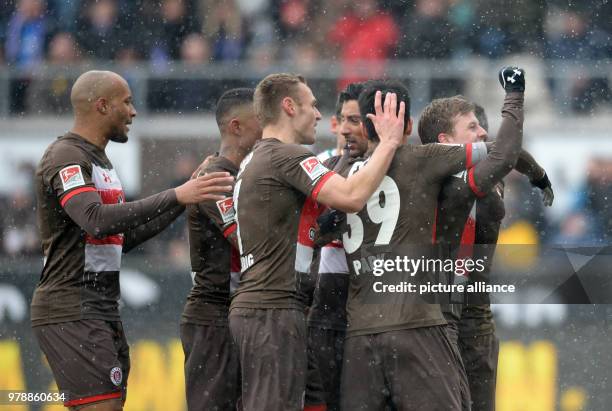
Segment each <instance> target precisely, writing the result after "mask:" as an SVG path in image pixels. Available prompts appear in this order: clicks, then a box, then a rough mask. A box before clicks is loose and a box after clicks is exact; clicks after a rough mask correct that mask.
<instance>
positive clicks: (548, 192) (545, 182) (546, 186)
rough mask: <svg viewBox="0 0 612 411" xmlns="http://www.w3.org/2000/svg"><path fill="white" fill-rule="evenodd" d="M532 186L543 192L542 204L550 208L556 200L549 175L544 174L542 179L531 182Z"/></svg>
mask: <svg viewBox="0 0 612 411" xmlns="http://www.w3.org/2000/svg"><path fill="white" fill-rule="evenodd" d="M531 184H532V185H533V186H535V187H537V188H539V189H540V190H542V202H543V203H544V205H545V206H546V207H550V206H551V205H552V203H553V200H554V199H555V193H554V192H553V189H552V184H551V182H550V180H549V179H548V175H547V174H546V173H544V176H543V177H542V178H540V179H539V180H533V181H531Z"/></svg>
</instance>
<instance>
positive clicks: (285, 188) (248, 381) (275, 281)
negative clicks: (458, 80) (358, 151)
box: [229, 74, 405, 411]
mask: <svg viewBox="0 0 612 411" xmlns="http://www.w3.org/2000/svg"><path fill="white" fill-rule="evenodd" d="M377 97H378V98H377V102H378V104H377V106H376V114H375V115H374V114H372V115H371V116H370V117H371V118H372V121H374V124H376V127H377V128H378V131H379V134H380V136H381V143H380V144H379V146H378V147H377V149H376V150H375V151H374V152H373V154H372V157H371V159H370V162H369V163H368V165H367V166H365V167H364V168H363V169H362V170H361V172H360V175H359V178H358V179H355V178H350V177H349V178H348V179H344V178H342V177H340V176H338V175H337V174H336V173H334V172H332V171H330V170H329V169H327V168H326V167H325V166H323V164H321V163H320V161H319V160H318V159H317V158H316V157H315V156H314V155H313V154H312V153H311V152H310V151H308V150H307V149H306V148H304V147H302V146H301V145H300V144H312V143H314V140H315V127H316V124H317V122H318V120H319V119H320V118H321V114H320V113H319V110H318V109H317V107H316V102H317V101H316V99H315V97H314V95H313V93H312V91H311V89H310V88H309V87H308V86H307V85H306V82H305V80H304V78H303V77H301V76H296V75H291V74H272V75H269V76H267V77H266V78H264V79H263V80H262V81H261V82H260V83H259V84H258V85H257V88H256V89H255V98H254V101H255V104H254V105H255V112H256V114H257V116H258V118H259V120H260V122H261V124H262V127H263V138H262V140H261V141H259V142H258V143H256V144H255V147H254V149H253V151H252V152H251V154H249V155H248V156H247V157H246V158H245V159H244V160H243V162H242V164H241V166H240V171H239V173H238V179H237V184H236V187H235V189H234V207H235V210H236V214H237V224H238V229H237V231H236V233H237V236H238V244H239V250H240V256H241V257H240V258H241V269H242V274H241V277H240V284H239V286H238V290H237V291H236V293H235V294H234V297H233V299H232V302H231V305H230V314H229V320H230V330H231V333H232V336H233V338H234V340H235V341H236V342H237V344H238V348H239V351H240V363H241V372H242V403H243V406H244V408H245V410H249V411H251V410H266V411H275V410H282V411H292V410H296V411H297V410H302V408H303V398H304V391H305V384H306V369H307V366H306V363H307V362H306V357H307V352H306V321H305V318H304V316H305V304H304V301H303V298H302V293H301V291H300V288H301V286H302V277H301V275H299V274H297V273H303V272H308V270H309V267H310V263H311V260H312V248H309V247H303V246H302V244H301V243H302V241H303V237H310V236H311V234H312V232H311V230H310V228H311V227H312V221H311V220H312V218H313V215H314V211H313V210H314V208H313V206H312V205H313V204H314V201H318V202H320V203H321V204H324V205H327V206H330V207H332V208H335V209H339V210H342V211H349V212H355V211H358V210H360V209H361V208H362V207H363V206H364V204H365V202H366V200H367V198H368V197H369V196H370V195H371V194H372V192H373V191H374V189H375V188H376V187H377V186H378V185H379V184H380V181H381V180H382V178H383V176H384V173H385V172H386V170H387V168H388V166H389V163H390V162H391V158H392V157H393V154H394V153H395V150H396V148H397V147H398V145H399V143H400V140H401V138H402V131H403V128H404V121H403V119H404V110H405V105H404V103H400V104H399V114H398V110H397V106H398V104H397V96H395V95H393V94H390V95H388V96H387V98H386V99H385V107H384V108H383V107H382V105H381V104H380V101H381V96H380V93H379V94H378V95H377ZM308 198H310V199H311V200H312V201H309V200H307V199H308ZM296 241H297V243H296Z"/></svg>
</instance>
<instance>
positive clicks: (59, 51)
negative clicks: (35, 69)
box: [27, 33, 81, 114]
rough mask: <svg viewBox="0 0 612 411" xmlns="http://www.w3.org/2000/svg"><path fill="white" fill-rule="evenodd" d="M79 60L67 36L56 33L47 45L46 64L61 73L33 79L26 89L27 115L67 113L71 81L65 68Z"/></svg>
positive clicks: (79, 57) (74, 46)
mask: <svg viewBox="0 0 612 411" xmlns="http://www.w3.org/2000/svg"><path fill="white" fill-rule="evenodd" d="M80 61H81V53H80V50H79V47H78V44H77V43H76V41H75V39H74V37H73V36H72V35H71V34H70V33H58V34H56V35H55V36H54V37H53V39H52V40H51V42H50V43H49V52H48V63H50V64H51V65H54V66H55V67H56V68H61V69H62V70H59V71H55V72H54V75H52V76H51V77H49V78H47V77H45V78H36V79H34V80H33V81H32V83H31V85H30V87H28V93H27V107H28V111H29V112H30V113H37V114H46V113H49V114H67V113H70V110H71V107H70V84H71V83H72V82H73V81H74V79H73V78H71V77H70V76H67V75H66V74H65V70H64V69H66V68H69V67H73V66H74V65H75V64H78V63H79V62H80Z"/></svg>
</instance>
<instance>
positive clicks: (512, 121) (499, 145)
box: [468, 67, 525, 197]
mask: <svg viewBox="0 0 612 411" xmlns="http://www.w3.org/2000/svg"><path fill="white" fill-rule="evenodd" d="M499 81H500V84H501V85H502V87H503V88H504V90H505V91H506V97H505V100H504V105H503V107H502V123H501V126H500V128H499V131H498V133H497V141H496V143H495V144H494V145H492V147H491V150H490V151H489V153H488V155H487V157H486V158H485V159H484V160H483V161H482V162H480V163H478V164H476V165H475V166H474V167H473V168H471V169H470V170H469V172H468V178H469V181H470V187H471V188H472V190H473V191H474V193H475V194H476V195H477V196H480V197H482V196H484V195H486V193H487V192H488V191H489V189H490V188H491V187H492V186H493V185H495V184H496V183H497V182H499V181H501V179H502V178H503V177H504V176H506V175H507V174H508V173H509V172H510V171H511V170H512V168H514V165H515V164H516V161H517V159H518V157H519V153H520V152H521V144H522V142H523V118H524V116H523V102H524V92H525V70H523V69H521V68H518V67H504V68H502V69H501V70H500V73H499Z"/></svg>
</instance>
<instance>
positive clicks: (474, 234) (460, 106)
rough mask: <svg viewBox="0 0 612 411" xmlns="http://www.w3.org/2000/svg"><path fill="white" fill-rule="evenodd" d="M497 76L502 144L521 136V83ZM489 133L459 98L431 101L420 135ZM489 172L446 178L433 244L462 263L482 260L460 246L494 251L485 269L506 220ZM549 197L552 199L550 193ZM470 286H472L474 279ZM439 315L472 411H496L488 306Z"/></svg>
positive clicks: (456, 139) (465, 138) (425, 138)
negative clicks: (459, 362)
mask: <svg viewBox="0 0 612 411" xmlns="http://www.w3.org/2000/svg"><path fill="white" fill-rule="evenodd" d="M515 70H518V71H519V73H520V74H519V73H515ZM501 75H502V76H503V77H512V78H513V79H514V82H509V81H506V82H505V90H506V91H507V93H508V94H507V95H506V101H505V103H504V107H503V109H502V116H503V120H502V124H501V127H500V130H499V132H498V141H499V142H500V143H502V144H504V142H506V141H511V139H516V138H519V136H520V135H522V100H523V97H522V96H523V92H524V89H525V81H524V72H523V70H521V69H517V68H508V69H506V70H504V71H502V73H501ZM502 84H504V83H503V82H502ZM487 128H488V121H487V119H486V116H485V114H484V110H482V108H480V110H479V109H478V107H477V106H475V105H474V104H472V103H470V102H468V101H467V100H465V99H464V98H462V97H460V96H455V97H450V98H443V99H438V100H434V101H433V102H432V103H430V104H429V105H428V106H427V107H426V108H425V110H424V111H423V114H422V116H421V119H420V121H419V135H420V137H421V140H422V142H423V143H431V142H438V141H439V142H442V143H455V144H466V143H471V142H476V141H486V140H487V137H488V136H487ZM508 135H510V137H511V139H510V140H509V139H508V138H507V136H508ZM527 164H528V167H527V168H526V167H525V165H527ZM491 166H492V164H489V163H488V162H485V161H483V162H481V163H480V164H478V165H477V166H476V167H474V168H473V169H470V170H469V171H465V172H463V173H461V174H458V175H455V176H453V177H450V178H449V179H448V180H447V181H446V182H445V184H444V186H443V189H442V191H441V193H440V197H439V207H438V214H437V224H436V226H437V228H438V231H437V236H436V242H437V243H438V244H444V245H449V246H451V251H452V253H453V255H454V257H458V254H462V256H463V257H468V256H469V257H475V258H478V257H485V255H478V256H475V255H472V254H470V255H464V254H466V253H465V251H464V250H463V249H461V250H460V249H459V247H460V245H464V246H470V245H474V244H479V245H480V244H488V245H493V247H488V248H485V249H479V250H478V253H477V254H482V252H483V250H484V251H485V254H486V266H487V269H488V268H489V266H490V264H491V261H492V257H493V253H494V251H495V248H494V245H495V243H496V242H497V236H498V233H499V226H500V224H501V220H502V218H503V217H504V204H503V182H502V180H501V178H502V177H503V175H504V173H496V172H494V171H493V170H491ZM515 167H516V168H517V169H519V170H521V169H522V171H523V172H527V174H528V175H529V176H530V178H531V179H532V180H533V181H534V184H536V185H540V184H541V183H540V181H543V179H545V176H546V174H545V172H544V170H543V169H542V168H541V167H540V166H539V165H538V164H537V163H535V161H533V159H532V158H531V157H530V156H529V155H528V154H527V153H526V152H522V153H521V154H520V156H519V161H518V162H517V164H516V166H515ZM505 171H506V172H507V171H508V170H505ZM546 180H547V178H546ZM549 185H550V184H548V186H549ZM550 193H551V194H552V191H550ZM483 275H485V274H483V273H477V272H474V273H473V276H474V277H479V278H480V279H483V280H484V279H485V278H482V277H483ZM473 280H475V281H476V279H474V278H473ZM443 309H444V314H445V317H446V319H447V321H448V322H449V331H450V335H451V340H452V342H453V343H454V344H457V345H458V348H459V350H460V352H461V356H462V359H463V361H464V365H465V367H466V373H467V376H468V381H469V387H470V393H471V398H472V409H473V410H483V411H484V410H494V409H495V380H496V369H497V357H498V352H499V341H498V339H497V338H496V337H495V325H494V322H493V316H492V313H491V308H490V305H489V304H478V305H465V306H462V305H458V304H454V305H451V306H444V307H443Z"/></svg>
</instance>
